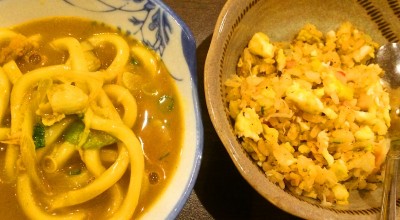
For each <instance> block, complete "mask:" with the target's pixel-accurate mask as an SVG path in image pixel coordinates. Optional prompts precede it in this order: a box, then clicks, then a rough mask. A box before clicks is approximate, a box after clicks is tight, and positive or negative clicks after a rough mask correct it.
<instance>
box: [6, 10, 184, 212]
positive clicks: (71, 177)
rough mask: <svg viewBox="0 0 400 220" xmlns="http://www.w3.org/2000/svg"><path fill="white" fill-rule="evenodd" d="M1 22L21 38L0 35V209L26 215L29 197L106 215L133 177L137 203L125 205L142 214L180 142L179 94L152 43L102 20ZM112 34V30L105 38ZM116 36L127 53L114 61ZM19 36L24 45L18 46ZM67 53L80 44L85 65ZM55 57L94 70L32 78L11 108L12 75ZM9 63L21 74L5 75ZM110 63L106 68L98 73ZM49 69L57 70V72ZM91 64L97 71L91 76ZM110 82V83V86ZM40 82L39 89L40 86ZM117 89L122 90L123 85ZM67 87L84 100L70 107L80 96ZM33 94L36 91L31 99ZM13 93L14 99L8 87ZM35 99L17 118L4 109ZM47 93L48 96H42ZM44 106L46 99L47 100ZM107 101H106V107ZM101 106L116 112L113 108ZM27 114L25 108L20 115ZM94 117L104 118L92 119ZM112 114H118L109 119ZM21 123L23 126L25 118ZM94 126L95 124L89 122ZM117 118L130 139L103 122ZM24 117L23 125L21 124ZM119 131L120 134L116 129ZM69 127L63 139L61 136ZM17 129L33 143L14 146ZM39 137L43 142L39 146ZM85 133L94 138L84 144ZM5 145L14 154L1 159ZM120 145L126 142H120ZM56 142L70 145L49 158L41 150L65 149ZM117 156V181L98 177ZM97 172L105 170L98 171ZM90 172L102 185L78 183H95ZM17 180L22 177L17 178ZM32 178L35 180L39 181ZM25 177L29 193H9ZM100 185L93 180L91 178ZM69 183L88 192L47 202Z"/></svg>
mask: <svg viewBox="0 0 400 220" xmlns="http://www.w3.org/2000/svg"><path fill="white" fill-rule="evenodd" d="M10 30H11V31H13V32H15V33H18V34H20V35H18V36H17V38H18V37H21V39H22V40H19V39H17V38H16V39H9V40H5V39H1V38H0V54H1V55H0V62H1V63H0V65H1V66H2V69H3V70H4V72H5V75H7V76H8V78H9V80H10V82H9V84H10V90H11V92H10V99H11V101H10V105H11V107H9V108H7V109H6V110H5V111H4V112H5V113H4V115H3V116H2V118H0V120H1V121H0V122H1V123H0V130H1V129H2V130H3V133H4V134H5V135H3V137H0V159H1V161H0V166H1V169H0V194H2V199H1V200H0V215H1V216H2V218H4V219H24V218H27V217H26V216H27V215H28V216H29V212H31V211H26V208H25V209H24V207H22V206H25V205H26V204H25V202H27V203H29V202H33V203H34V204H33V205H32V204H28V205H27V206H29V207H30V206H34V208H37V209H38V210H39V211H38V212H39V213H42V214H44V215H56V216H57V215H59V216H62V215H71V213H75V214H76V213H84V214H85V215H84V216H85V217H88V218H90V219H104V218H109V217H110V216H112V215H113V214H114V213H118V212H119V211H118V210H119V209H124V207H125V208H126V207H128V206H129V205H130V202H129V201H128V199H129V198H126V195H127V194H128V195H131V194H129V193H131V191H132V192H133V191H135V192H136V193H138V191H137V190H135V189H130V187H133V188H134V187H139V190H140V196H139V198H138V202H137V206H136V207H134V210H135V212H134V213H132V214H133V217H138V216H140V215H142V214H143V213H144V212H146V211H147V210H148V209H149V208H150V207H151V205H152V203H153V202H154V201H155V200H157V197H158V196H159V195H160V194H161V193H162V192H163V190H164V189H165V187H166V185H167V184H168V182H169V179H170V178H172V176H173V174H174V170H175V168H176V166H177V161H178V159H179V155H180V150H181V142H182V133H183V125H182V121H183V118H182V117H183V116H182V114H181V106H180V99H179V94H178V93H177V89H176V87H175V84H174V80H173V78H172V77H171V75H170V74H169V72H168V70H167V69H166V67H165V66H164V64H163V62H162V60H161V59H160V58H159V57H158V56H157V55H156V54H155V53H154V52H153V51H151V50H150V49H148V48H147V47H145V46H143V45H142V44H141V43H140V42H138V41H137V40H135V39H133V38H131V37H129V36H127V35H126V34H125V33H122V32H121V31H119V30H116V29H114V28H111V27H109V26H107V25H104V24H102V23H98V22H94V21H89V20H84V19H80V18H72V17H54V18H46V19H43V20H37V21H34V22H29V23H24V24H21V25H18V26H15V27H13V28H12V29H10ZM99 36H100V37H99ZM102 36H103V37H104V36H106V37H104V39H105V40H104V39H103V40H102V38H101V37H102ZM115 36H118V37H115ZM114 38H115V39H117V40H112V39H114ZM120 38H121V39H123V40H124V41H125V42H126V43H127V45H128V49H129V52H128V54H129V57H128V60H127V62H125V63H124V65H123V67H122V68H121V65H119V66H118V65H117V64H116V63H118V62H119V61H120V60H119V59H123V58H121V56H122V55H120V54H121V53H123V52H121V51H123V50H121V47H123V46H121V45H120V43H119V42H122V41H120V40H121V39H120ZM60 39H62V40H60ZM96 39H100V40H96ZM110 39H111V40H110ZM57 40H59V42H57ZM76 40H77V41H76ZM24 41H25V42H24ZM19 42H23V43H19ZM26 42H28V43H26ZM65 42H67V43H65ZM70 42H79V45H78V46H79V48H80V49H79V51H78V52H76V51H75V52H74V50H75V49H74V48H73V47H72V46H71V45H72V43H71V44H70ZM24 43H26V44H27V45H28V46H25V47H24V46H21V44H24ZM13 47H14V48H13ZM20 47H22V49H21V50H20V51H19V53H16V54H13V52H7V51H17V49H19V48H20ZM81 51H83V53H81ZM125 52H126V51H125ZM76 54H78V55H79V54H81V55H82V54H84V56H83V57H84V59H83V60H85V61H84V62H83V63H85V65H83V66H84V67H83V69H85V70H81V69H79V68H81V67H80V64H79V62H80V61H79V60H81V61H82V58H81V59H78V58H77V59H75V58H74V56H75V55H76ZM122 63H123V62H122ZM60 65H63V68H64V69H65V71H70V70H71V69H72V71H75V72H74V74H76V75H78V76H79V74H80V73H81V72H82V75H84V74H86V72H90V74H92V75H93V76H94V78H93V83H92V82H91V81H92V78H90V77H88V78H83V79H79V80H75V79H73V78H72V76H71V77H69V76H65V77H64V76H62V77H61V78H52V77H51V76H49V77H48V78H47V77H43V79H41V80H39V81H38V83H36V84H34V85H30V86H29V89H27V90H25V91H26V92H25V93H23V98H21V99H20V100H22V101H20V102H21V103H22V104H21V105H20V106H17V107H18V108H17V107H15V106H13V105H15V102H14V103H13V95H14V96H16V95H15V94H16V93H17V91H15V92H14V91H12V90H14V89H15V87H17V86H19V85H21V84H22V83H20V81H22V80H21V78H22V76H25V75H26V74H30V73H32V72H35V70H37V69H40V68H46V67H51V66H55V67H57V68H58V66H60ZM0 69H1V68H0ZM15 69H16V70H17V71H16V72H17V73H18V72H20V74H21V76H19V78H18V77H17V76H15V75H12V73H13V70H14V71H15ZM18 70H19V71H18ZM49 71H51V70H49ZM63 71H64V70H63ZM112 71H114V73H115V77H109V76H107V74H109V72H112ZM44 72H45V71H44ZM55 72H56V71H55ZM84 72H85V73H84ZM35 73H37V72H35ZM54 74H55V75H57V73H54ZM90 74H89V75H90ZM96 74H97V75H100V77H99V79H98V78H97V75H96ZM102 74H103V75H102ZM31 75H35V74H31ZM90 76H91V75H90ZM13 77H14V78H15V79H13ZM63 77H64V78H63ZM88 79H89V80H88ZM25 81H29V80H25ZM97 81H99V83H100V88H101V89H100V90H99V91H97V90H96V89H93V88H92V87H95V86H96V85H97V84H96V83H97ZM94 82H96V83H94ZM99 83H98V84H99ZM114 87H115V88H116V89H115V90H113V89H112V88H114ZM46 89H47V90H46ZM63 89H65V91H64V90H63ZM41 91H42V96H40V94H41ZM43 91H44V92H43ZM63 91H64V93H63ZM82 91H83V92H82ZM93 91H94V92H93ZM115 91H119V92H115ZM126 91H128V92H129V94H128V93H123V92H126ZM76 93H84V94H86V96H87V97H86V96H85V97H86V98H87V99H84V100H86V102H85V103H86V105H85V107H82V108H81V109H79V108H80V107H79V105H80V104H79V103H80V102H81V98H79V97H77V96H76ZM103 93H106V95H104V94H103ZM38 94H39V95H38ZM123 94H126V95H123ZM37 97H41V98H39V99H37ZM99 97H102V98H99ZM127 97H130V98H127ZM14 99H16V100H19V98H17V97H14ZM82 99H83V98H82ZM35 100H36V101H37V100H39V101H38V102H39V105H36V107H37V106H39V107H38V108H37V109H34V110H32V112H33V114H32V115H31V116H29V114H28V116H29V117H28V116H27V114H25V115H24V116H23V118H22V119H21V123H20V125H14V122H13V120H14V119H15V118H17V119H18V117H19V116H14V115H13V111H16V109H17V110H19V111H20V112H24V111H23V110H21V108H22V107H23V106H25V105H26V106H29V105H31V104H29V103H30V102H35ZM52 102H55V103H57V104H54V105H52V104H53V103H52ZM64 102H66V103H67V102H68V103H75V104H65V103H64ZM59 103H62V104H59ZM110 103H111V104H110ZM55 105H61V106H59V108H60V109H61V110H59V112H57V110H55V108H56V107H55ZM21 106H22V107H21ZM46 106H47V108H46ZM49 106H51V107H52V109H49ZM66 106H68V107H66ZM110 106H112V107H113V108H112V109H108V108H109V107H110ZM135 106H136V107H135ZM131 107H132V108H133V109H132V108H131ZM10 108H11V110H10ZM71 108H72V109H79V111H74V110H71ZM22 109H23V108H22ZM26 109H27V112H29V110H31V109H30V107H26ZM66 109H67V110H66ZM70 110H71V111H70ZM16 112H18V111H16ZM111 112H117V114H112V113H111ZM21 114H23V113H21ZM15 115H17V113H15ZM92 115H94V116H92ZM0 116H1V115H0ZM91 117H93V118H96V119H98V120H97V122H94V121H95V119H93V121H91ZM29 118H31V120H30V124H29ZM129 118H131V119H130V122H133V123H132V126H128V125H126V123H125V120H128V121H129ZM111 119H113V120H111ZM102 120H103V121H104V122H105V123H103V124H102V123H101V122H102ZM27 121H28V122H27ZM110 121H114V122H110ZM121 121H123V122H124V123H125V124H124V123H118V122H121ZM106 122H107V123H106ZM108 122H110V123H108ZM113 123H114V124H113ZM27 124H28V125H30V126H26V125H27ZM90 124H92V125H90ZM96 124H98V125H96ZM120 124H121V125H120ZM122 124H124V125H122ZM108 125H113V126H108ZM18 126H20V127H21V129H20V130H18V129H15V127H18ZM57 126H58V127H57ZM91 126H92V127H91ZM96 126H97V127H98V128H95V127H96ZM118 126H121V128H123V129H122V130H121V131H124V132H125V131H126V129H125V128H126V127H129V128H131V130H130V131H133V132H132V133H131V132H128V131H126V132H125V133H127V134H129V135H130V136H129V135H128V137H134V138H131V139H132V140H130V138H125V140H126V139H128V141H124V140H123V138H120V136H121V137H122V136H123V135H125V133H124V132H119V131H115V130H113V129H114V127H118ZM25 127H28V128H27V129H24V128H25ZM59 127H62V128H61V130H62V131H61V132H59V133H60V134H59V135H54V131H57V129H58V128H59ZM77 128H80V129H81V130H80V133H78V134H76V132H75V133H74V131H76V130H77ZM124 129H125V130H124ZM26 130H27V131H28V132H31V133H28V134H29V135H24V134H23V132H24V131H26ZM78 130H79V129H78ZM71 131H72V133H71ZM21 132H22V133H21ZM52 132H53V133H52ZM68 132H69V133H68ZM120 133H124V134H121V135H119V134H120ZM41 134H42V136H41ZM71 134H72V140H73V141H71ZM91 134H93V135H92V136H91ZM52 135H53V136H52ZM74 135H75V136H74ZM76 135H78V136H76ZM85 135H86V136H85ZM0 136H2V135H0ZM24 137H28V138H27V140H26V141H27V142H28V143H30V142H32V141H33V143H34V144H35V145H30V146H31V147H32V146H35V150H33V149H32V148H29V147H27V148H25V147H24V144H25V142H24V141H25V140H24ZM124 137H125V136H124ZM136 137H137V139H136ZM41 138H42V139H41ZM74 138H75V139H74ZM91 138H92V139H91ZM50 139H54V140H53V143H52V144H51V145H52V146H50V144H48V142H51V141H50ZM89 139H90V140H89ZM31 140H32V141H31ZM92 140H94V141H92ZM41 141H42V145H43V146H40V145H41ZM85 141H86V142H85ZM90 141H92V142H90ZM131 141H132V142H135V143H137V144H138V145H139V149H140V152H141V154H142V155H141V156H135V154H132V152H134V151H132V150H130V149H129V147H126V145H130V144H131V143H130V142H131ZM89 142H90V143H94V144H93V145H90V144H88V143H89ZM99 143H100V144H99ZM64 145H68V146H69V145H72V146H73V147H72V148H65V149H64V148H62V149H61V147H59V146H64ZM99 145H100V146H99ZM54 146H55V147H54ZM85 146H86V147H85ZM13 147H14V148H15V149H16V150H15V152H16V153H15V155H16V156H15V163H13V164H12V165H7V163H8V162H7V160H8V159H7V157H9V156H10V155H11V154H12V153H10V148H13ZM14 148H13V149H14ZM125 148H126V149H128V150H124V149H125ZM26 149H27V150H26ZM60 149H61V150H60ZM66 149H73V150H70V153H69V154H68V155H69V156H68V157H67V158H64V159H63V161H62V162H60V164H58V165H57V166H54V164H53V163H54V162H53V160H52V159H51V158H52V157H53V156H54V155H57V153H58V154H62V153H60V151H63V152H65V151H68V150H66ZM25 151H30V154H28V155H31V156H24V153H26V152H25ZM122 152H125V153H126V152H127V154H126V155H129V158H131V159H129V160H128V159H126V158H127V157H126V158H125V160H121V158H123V157H124V155H122V154H123V153H122ZM137 152H138V151H136V153H137ZM32 155H33V156H32ZM92 155H94V156H92ZM54 157H56V156H54ZM140 157H142V158H143V165H144V166H143V171H142V172H143V173H142V174H141V175H136V173H137V171H136V170H137V169H138V166H136V164H139V162H137V161H140V160H139V159H140ZM93 158H94V159H93ZM91 161H92V162H93V163H98V164H97V165H96V166H97V168H96V166H95V165H88V163H92V162H91ZM121 161H122V162H121ZM124 161H125V162H124ZM127 161H128V162H127ZM32 164H33V167H34V168H32V169H31V168H29V166H30V165H32ZM121 164H124V165H121ZM128 164H129V165H128ZM7 166H8V167H7ZM119 166H122V167H125V169H126V170H123V171H122V174H121V178H120V179H119V180H118V181H117V180H115V181H117V182H116V183H115V184H112V183H109V182H110V181H108V182H107V181H106V180H105V179H114V178H104V177H110V176H113V175H114V173H118V170H113V169H115V168H118V167H119ZM139 167H140V166H139ZM30 172H33V173H34V174H30ZM35 173H36V174H35ZM13 174H14V175H13ZM106 174H107V175H108V174H110V176H105V175H106ZM35 175H36V176H38V177H39V178H37V179H38V180H37V182H40V183H42V184H37V183H36V182H35V178H34V176H35ZM115 175H116V174H115ZM135 175H136V177H137V178H140V177H142V178H141V179H142V180H140V181H138V180H136V182H139V184H136V185H135V184H131V181H132V180H135ZM25 176H26V177H27V179H28V180H26V181H25V180H24V179H23V178H21V177H25ZM32 176H33V178H32ZM137 178H136V179H137ZM100 180H104V182H105V184H109V185H110V186H107V187H106V190H104V189H103V190H92V191H90V190H88V191H84V190H82V189H85V190H86V188H90V187H89V186H90V185H91V184H98V185H102V184H103V183H102V182H101V181H100ZM24 181H25V182H28V183H29V184H26V185H24V184H23V183H24ZM111 182H112V181H111ZM140 182H141V184H140ZM18 184H20V187H19V185H18ZM41 185H44V187H43V188H44V189H42V188H41ZM24 186H25V188H24ZM29 187H31V188H32V189H31V192H32V198H25V197H24V196H23V195H19V193H20V192H26V190H28V191H29ZM102 187H103V186H99V188H102ZM24 190H25V191H24ZM79 190H81V191H83V192H87V193H86V194H90V193H93V195H92V196H91V197H93V198H92V199H87V201H86V200H85V199H81V200H82V201H79V202H76V204H72V203H71V204H67V205H65V204H64V203H66V202H65V201H63V202H60V203H62V204H61V205H59V206H57V205H53V204H57V201H58V200H60V201H61V200H62V199H58V200H57V195H67V196H71V195H72V193H71V194H69V193H70V192H71V191H79ZM89 192H90V193H89ZM66 198H67V199H68V197H66ZM71 198H72V196H71ZM77 200H79V199H77ZM116 200H118V201H116ZM125 203H126V204H125ZM120 207H121V208H120ZM27 212H28V214H26V213H27Z"/></svg>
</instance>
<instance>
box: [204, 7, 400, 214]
mask: <svg viewBox="0 0 400 220" xmlns="http://www.w3.org/2000/svg"><path fill="white" fill-rule="evenodd" d="M399 9H400V2H399V1H398V0H348V1H337V0H326V1H319V0H228V1H227V3H226V5H225V6H224V8H223V10H222V12H221V14H220V16H219V19H218V21H217V24H216V27H215V31H214V35H213V38H212V42H211V46H210V49H209V52H208V55H207V60H206V66H205V74H204V75H205V79H204V83H205V85H204V87H205V95H206V102H207V107H208V111H209V114H210V117H211V120H212V123H213V125H214V127H215V129H216V131H217V133H218V135H219V137H220V139H221V140H222V142H223V144H224V146H225V148H226V150H227V152H228V153H229V155H230V156H231V159H232V161H233V162H234V164H235V165H236V167H237V169H238V170H239V172H240V173H241V174H242V176H243V177H244V178H245V179H246V180H247V181H248V183H249V184H250V185H251V186H252V187H253V188H254V189H255V190H257V191H258V192H259V193H260V194H261V195H262V196H264V197H265V198H266V199H268V200H269V201H270V202H271V203H273V204H274V205H276V206H277V207H279V208H281V209H283V210H285V211H286V212H289V213H292V214H294V215H296V216H299V217H302V218H305V219H377V217H378V215H379V212H380V201H381V193H382V190H381V188H379V189H377V190H376V191H373V192H364V191H353V192H351V194H350V204H349V205H346V206H343V205H342V206H333V207H323V206H321V205H320V203H319V202H317V201H314V200H311V199H306V198H302V197H297V196H294V195H293V194H291V193H290V192H288V191H285V190H282V189H280V188H279V187H278V186H276V185H275V184H273V183H272V182H270V181H269V180H268V179H267V177H266V176H265V174H264V172H263V171H262V170H261V169H260V168H259V167H258V166H257V165H256V164H255V163H254V162H253V161H252V160H251V158H250V157H249V156H248V154H247V153H246V152H245V150H244V149H243V148H242V146H241V145H240V144H239V142H238V139H237V138H236V137H235V135H234V134H233V126H232V123H231V121H230V118H229V115H228V113H227V112H228V110H227V105H226V102H225V98H224V86H223V82H224V81H225V80H226V79H227V78H228V77H229V76H230V75H232V74H234V73H235V71H236V69H235V68H236V63H237V61H238V58H239V56H240V53H241V52H242V50H243V49H244V48H245V47H246V45H247V43H248V42H249V40H250V38H251V37H252V35H253V34H254V33H255V32H259V31H262V32H264V33H266V34H267V35H268V36H269V37H270V38H271V40H272V41H288V40H290V39H292V38H293V37H294V35H295V33H296V32H297V31H298V30H300V28H302V27H303V26H304V25H305V24H306V23H312V24H315V25H316V26H317V27H318V29H320V30H321V31H322V32H324V33H326V32H327V31H329V30H334V29H336V28H337V27H338V26H339V24H340V23H342V22H344V21H350V22H351V23H353V24H354V25H355V26H356V27H358V28H359V29H361V30H363V31H365V32H366V33H368V34H369V35H370V36H371V37H372V38H373V39H374V40H375V41H377V42H378V43H380V44H383V43H385V42H395V41H399V39H400V25H399V24H400V10H399ZM399 204H400V200H399V199H398V200H397V210H399ZM399 212H400V211H398V213H397V217H398V218H400V214H399ZM266 217H267V216H266Z"/></svg>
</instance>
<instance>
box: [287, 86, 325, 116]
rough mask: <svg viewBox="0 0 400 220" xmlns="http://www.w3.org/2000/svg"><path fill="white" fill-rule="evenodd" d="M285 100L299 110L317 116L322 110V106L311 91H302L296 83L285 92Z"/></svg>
mask: <svg viewBox="0 0 400 220" xmlns="http://www.w3.org/2000/svg"><path fill="white" fill-rule="evenodd" d="M286 98H287V99H288V100H290V101H293V102H294V103H296V105H297V107H299V108H300V109H301V110H303V111H305V112H308V113H311V114H318V113H321V112H322V111H323V110H324V104H323V103H322V102H321V100H320V99H319V98H318V97H317V96H316V95H315V94H313V93H312V92H311V91H309V90H306V89H303V88H301V87H300V85H299V84H298V83H296V82H294V83H293V85H291V86H290V87H289V88H288V89H287V90H286Z"/></svg>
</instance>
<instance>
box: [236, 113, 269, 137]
mask: <svg viewBox="0 0 400 220" xmlns="http://www.w3.org/2000/svg"><path fill="white" fill-rule="evenodd" d="M262 131H263V127H262V123H261V121H260V119H259V116H258V114H257V113H256V111H255V110H254V109H252V108H244V109H242V111H241V112H240V113H239V115H238V116H237V117H236V122H235V132H236V134H237V135H238V136H239V137H248V138H251V139H253V140H255V141H258V140H259V139H260V136H259V135H260V134H261V133H262Z"/></svg>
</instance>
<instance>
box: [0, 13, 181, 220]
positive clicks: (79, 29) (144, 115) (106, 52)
mask: <svg viewBox="0 0 400 220" xmlns="http://www.w3.org/2000/svg"><path fill="white" fill-rule="evenodd" d="M13 30H14V31H17V32H19V33H21V34H23V35H25V36H32V35H36V34H40V35H41V36H40V39H41V40H40V46H39V47H38V48H37V49H36V50H34V51H33V52H31V53H28V54H27V55H26V56H24V57H21V58H18V59H17V60H16V61H17V64H18V66H19V68H20V69H21V71H22V72H23V73H26V72H28V71H30V70H32V69H35V68H39V67H43V66H49V65H56V64H63V63H65V62H66V61H67V59H68V53H67V52H65V51H56V50H54V49H53V48H51V46H49V45H48V43H49V42H50V41H52V40H54V39H56V38H60V37H66V36H72V37H75V38H77V39H78V40H80V41H81V40H85V39H87V38H88V37H89V36H91V35H93V34H98V33H110V32H114V33H118V34H121V35H123V36H124V38H125V39H126V41H127V42H128V43H129V46H131V47H132V46H135V45H141V44H140V43H139V42H138V41H137V40H135V39H133V38H130V37H127V36H126V34H124V33H121V32H120V31H118V30H116V29H114V28H111V27H109V26H106V25H104V24H102V23H98V22H93V21H89V20H83V19H78V18H70V17H57V18H49V19H45V20H38V21H34V22H30V23H25V24H22V25H19V26H16V27H14V28H13ZM94 52H95V55H96V56H97V57H98V58H99V59H100V61H101V69H105V68H107V67H108V66H109V65H110V64H111V62H112V59H113V57H114V55H115V52H114V50H113V47H112V46H111V45H107V44H106V45H104V46H101V47H100V48H97V49H95V51H94ZM151 53H154V52H153V51H152V52H151ZM131 59H132V60H131V62H130V64H129V65H128V66H127V71H129V72H128V73H126V74H127V75H123V74H122V75H121V76H120V77H118V79H117V81H118V82H119V83H121V84H124V85H125V86H126V87H127V88H128V89H129V90H130V92H131V93H132V95H133V96H134V97H135V99H136V101H137V106H138V113H137V115H138V116H137V119H136V123H135V125H134V127H133V131H134V133H135V134H136V135H137V137H138V138H139V140H140V142H141V144H142V149H143V152H144V157H145V179H144V180H143V185H142V192H141V196H140V199H139V204H138V206H137V208H136V212H135V216H138V215H141V214H142V213H144V212H145V211H146V210H148V209H149V207H150V206H151V204H152V203H153V202H154V201H155V200H156V199H157V197H158V196H159V195H160V194H161V193H162V192H163V190H164V189H165V187H166V186H167V184H168V182H169V180H170V178H172V176H173V174H174V171H175V168H176V167H177V163H178V159H179V155H180V150H181V144H182V135H183V125H182V121H183V118H182V112H181V106H180V99H179V94H178V92H177V89H176V87H175V84H174V80H173V78H172V77H171V76H170V75H169V73H168V70H167V69H166V67H165V66H164V64H163V63H162V61H160V60H158V62H159V70H158V72H157V74H155V75H151V74H147V73H146V69H145V68H144V67H143V66H142V65H141V63H138V61H137V60H135V58H134V57H132V58H131ZM118 110H119V111H123V110H120V109H118ZM121 113H122V112H121ZM6 123H9V122H3V124H0V125H1V126H6ZM115 147H116V146H109V147H105V148H104V149H112V148H115ZM5 149H6V146H5V145H1V152H0V156H1V160H3V158H4V155H5ZM72 160H73V161H69V163H68V165H69V166H68V167H67V168H64V169H61V170H59V171H58V172H57V173H55V174H51V175H49V174H47V175H46V178H48V182H49V183H51V184H54V187H53V189H55V190H60V191H62V190H63V188H69V187H70V186H63V184H64V185H65V184H68V182H69V181H66V180H69V179H68V178H70V177H71V178H77V177H76V176H68V174H67V172H68V169H75V168H76V167H79V166H84V164H83V163H80V158H79V156H78V155H77V156H76V157H74V158H73V159H72ZM3 163H4V162H3V161H0V164H1V165H3ZM2 167H3V166H2ZM1 172H3V170H1ZM80 175H83V174H80ZM89 175H90V174H89ZM2 176H3V175H0V178H1V177H2ZM92 178H94V177H92ZM0 180H1V179H0ZM71 182H73V181H71ZM128 182H129V175H128V174H126V175H125V176H124V177H123V178H122V179H121V181H120V184H121V185H122V186H123V188H124V189H123V190H124V192H126V191H127V185H128ZM72 185H73V184H72ZM0 193H1V194H2V195H3V196H2V199H1V200H0V207H1V208H0V215H1V216H2V218H5V219H7V218H14V219H21V218H23V216H24V215H23V213H22V211H21V210H20V207H19V205H18V203H17V199H16V195H15V183H11V184H8V183H4V182H3V181H1V183H0ZM55 193H57V192H55ZM36 198H40V196H39V197H36ZM109 205H110V193H103V194H102V195H100V196H98V197H97V198H96V199H94V200H92V201H90V202H87V203H85V204H82V206H81V207H80V208H82V209H86V210H89V212H90V217H91V218H93V219H99V218H101V217H104V216H105V215H106V214H107V213H106V212H107V210H108V208H107V206H109ZM68 210H69V209H65V210H61V211H60V213H62V212H68ZM71 210H72V209H71Z"/></svg>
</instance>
